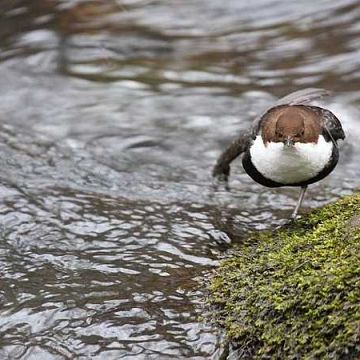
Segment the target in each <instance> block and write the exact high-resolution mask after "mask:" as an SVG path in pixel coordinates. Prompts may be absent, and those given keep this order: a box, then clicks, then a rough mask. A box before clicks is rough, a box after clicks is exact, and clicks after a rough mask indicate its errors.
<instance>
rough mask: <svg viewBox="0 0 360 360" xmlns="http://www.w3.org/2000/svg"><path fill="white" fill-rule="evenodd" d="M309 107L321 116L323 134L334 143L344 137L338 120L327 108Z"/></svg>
mask: <svg viewBox="0 0 360 360" xmlns="http://www.w3.org/2000/svg"><path fill="white" fill-rule="evenodd" d="M311 108H312V109H313V110H315V111H317V112H318V114H319V115H320V116H321V120H322V126H323V127H324V133H323V135H324V136H325V137H327V138H328V139H329V140H331V141H333V142H334V143H335V142H336V141H337V140H339V139H342V140H344V139H345V133H344V130H343V128H342V126H341V122H340V120H339V119H338V118H337V117H336V116H335V115H334V114H333V113H332V112H331V111H329V110H326V109H323V108H319V107H317V106H311Z"/></svg>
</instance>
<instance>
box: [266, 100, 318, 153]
mask: <svg viewBox="0 0 360 360" xmlns="http://www.w3.org/2000/svg"><path fill="white" fill-rule="evenodd" d="M320 132H321V129H320V123H319V121H318V119H317V118H316V114H315V113H314V112H313V111H311V109H309V108H307V107H305V106H282V107H277V108H273V109H271V110H269V111H268V113H267V114H266V117H265V118H264V121H263V124H262V132H261V134H262V138H263V141H264V144H265V145H267V144H268V143H269V142H282V143H284V144H285V145H287V146H292V145H294V144H295V143H298V142H300V143H311V142H312V143H316V142H317V141H318V138H319V134H320Z"/></svg>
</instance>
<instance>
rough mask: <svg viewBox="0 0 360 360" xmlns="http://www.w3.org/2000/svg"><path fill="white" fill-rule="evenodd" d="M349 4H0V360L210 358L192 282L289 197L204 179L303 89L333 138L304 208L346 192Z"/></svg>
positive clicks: (356, 77) (353, 65)
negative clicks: (254, 124)
mask: <svg viewBox="0 0 360 360" xmlns="http://www.w3.org/2000/svg"><path fill="white" fill-rule="evenodd" d="M359 35H360V5H359V2H358V1H355V0H352V1H350V0H348V1H347V0H340V1H339V0H318V1H310V0H304V1H287V0H254V1H250V2H249V1H242V0H241V1H239V0H224V1H216V0H187V1H184V0H167V1H165V0H158V1H155V0H154V1H152V0H114V1H111V0H109V1H81V0H72V1H61V0H36V1H25V0H1V3H0V79H1V81H0V95H1V97H0V164H1V167H0V168H1V171H0V191H1V198H0V199H1V200H0V231H1V238H0V269H1V277H0V314H1V316H0V358H1V359H34V360H39V359H122V358H124V359H132V358H134V359H171V358H174V359H220V356H221V355H222V354H223V350H224V349H223V345H222V342H223V335H222V334H221V332H220V331H219V330H217V329H215V328H214V327H213V326H212V325H211V324H204V323H203V322H202V321H201V320H200V319H199V317H200V315H201V311H202V310H201V306H200V304H201V301H202V298H203V296H204V290H203V284H202V283H201V279H202V277H203V276H204V275H205V274H206V273H207V272H209V271H210V270H211V269H212V268H213V267H214V266H215V265H216V264H217V262H218V260H219V258H220V257H221V256H222V254H223V253H224V250H226V248H228V247H229V246H231V243H235V242H237V241H241V239H242V238H243V236H246V233H247V232H248V231H250V230H252V229H258V230H261V229H265V228H270V227H272V226H275V225H276V224H278V223H279V221H281V219H283V218H286V217H287V216H288V215H289V213H290V211H291V209H292V208H293V206H294V203H295V201H296V198H297V195H298V194H297V190H296V189H288V188H283V189H279V190H269V189H266V188H262V187H260V186H259V185H257V184H255V183H254V182H253V181H252V180H251V179H250V178H249V177H247V176H246V175H245V174H244V172H243V171H242V170H241V166H238V167H235V168H234V171H233V176H232V179H231V186H232V191H231V192H230V193H227V192H224V191H218V192H214V190H213V189H212V187H211V179H210V171H211V167H212V165H213V164H214V161H215V160H216V157H217V156H218V155H219V153H220V152H221V150H222V149H223V148H224V146H226V144H227V143H228V142H229V141H231V139H233V138H234V137H236V135H237V134H238V133H239V132H240V131H241V130H242V129H244V128H245V127H246V126H248V125H249V124H250V123H251V121H252V120H253V118H254V117H255V116H256V115H257V114H258V113H259V112H261V110H262V109H264V108H265V107H266V106H269V105H270V104H271V103H272V101H273V100H274V99H275V98H276V97H278V96H283V95H286V94H287V93H289V92H291V91H294V90H297V89H300V88H304V87H325V88H327V89H329V90H333V91H334V97H332V98H331V99H329V102H328V103H327V104H326V106H328V107H330V109H332V110H333V111H334V113H335V114H336V115H337V116H338V117H339V118H340V119H341V120H342V121H343V123H344V128H345V130H346V132H347V134H348V138H347V142H346V143H345V144H344V146H343V149H342V156H341V160H340V164H339V166H338V168H337V169H336V171H335V172H334V173H333V174H332V175H331V176H329V177H328V178H327V179H325V180H324V181H322V182H320V183H318V184H315V185H313V186H312V187H310V191H309V193H308V195H307V198H306V201H305V208H304V211H307V209H309V208H314V207H317V206H320V205H322V204H324V203H326V202H329V201H331V200H334V199H335V198H337V197H339V196H341V195H344V194H348V193H351V192H352V191H353V190H355V189H356V188H357V187H359V175H360V168H359V165H358V156H357V154H358V151H359V147H360V144H359V141H358V138H359V136H360V127H359V125H360V123H359V106H360V69H359V66H360V36H359Z"/></svg>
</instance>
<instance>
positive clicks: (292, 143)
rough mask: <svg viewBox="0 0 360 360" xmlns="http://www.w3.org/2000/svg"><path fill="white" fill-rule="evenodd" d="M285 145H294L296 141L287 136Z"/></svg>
mask: <svg viewBox="0 0 360 360" xmlns="http://www.w3.org/2000/svg"><path fill="white" fill-rule="evenodd" d="M284 145H285V146H286V147H292V146H294V145H295V141H294V140H293V139H291V138H287V139H286V140H285V141H284Z"/></svg>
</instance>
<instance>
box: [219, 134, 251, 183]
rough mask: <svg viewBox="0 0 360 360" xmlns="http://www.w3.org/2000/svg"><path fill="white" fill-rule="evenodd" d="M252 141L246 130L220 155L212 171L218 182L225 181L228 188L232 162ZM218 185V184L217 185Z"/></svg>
mask: <svg viewBox="0 0 360 360" xmlns="http://www.w3.org/2000/svg"><path fill="white" fill-rule="evenodd" d="M249 141H250V133H249V132H244V133H243V134H241V135H240V137H239V138H238V139H236V140H235V141H233V142H232V143H231V144H230V145H229V146H228V147H227V148H226V149H225V150H224V151H223V153H222V154H221V155H220V156H219V158H218V159H217V161H216V164H215V166H214V168H213V171H212V176H213V177H214V178H215V179H216V182H219V181H220V182H222V183H225V187H226V188H227V189H228V179H229V175H230V164H231V162H232V161H233V160H234V159H236V158H237V157H238V156H239V155H241V154H242V153H243V152H245V151H246V148H247V146H248V144H249ZM216 187H217V186H216Z"/></svg>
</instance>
